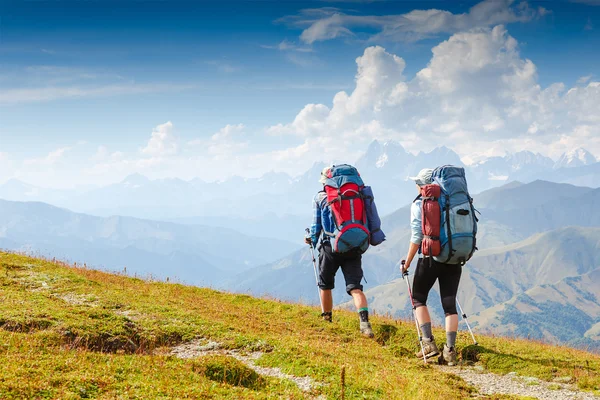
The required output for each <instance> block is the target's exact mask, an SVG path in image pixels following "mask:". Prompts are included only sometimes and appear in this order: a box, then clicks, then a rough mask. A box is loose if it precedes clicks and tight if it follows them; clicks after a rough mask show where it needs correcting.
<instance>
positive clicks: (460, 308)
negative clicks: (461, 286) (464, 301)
mask: <svg viewBox="0 0 600 400" xmlns="http://www.w3.org/2000/svg"><path fill="white" fill-rule="evenodd" d="M456 304H458V309H459V310H460V313H461V315H462V317H463V319H464V320H465V322H466V323H467V328H469V333H471V338H473V343H474V344H475V345H476V346H477V340H475V335H473V330H472V329H471V325H469V319H468V318H467V314H465V312H464V311H463V308H462V307H461V306H460V301H458V297H457V298H456Z"/></svg>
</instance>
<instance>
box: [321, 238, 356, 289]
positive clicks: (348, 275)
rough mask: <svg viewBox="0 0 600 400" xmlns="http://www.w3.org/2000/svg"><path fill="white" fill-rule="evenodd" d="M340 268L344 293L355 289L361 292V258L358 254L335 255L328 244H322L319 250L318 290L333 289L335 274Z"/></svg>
mask: <svg viewBox="0 0 600 400" xmlns="http://www.w3.org/2000/svg"><path fill="white" fill-rule="evenodd" d="M339 268H342V273H343V274H344V279H345V280H346V293H348V294H350V292H351V291H353V290H355V289H359V290H363V286H362V285H361V284H360V282H361V281H362V278H363V270H362V256H361V255H360V254H358V253H352V254H336V253H333V252H332V250H331V245H330V244H329V243H323V245H322V246H321V249H320V250H319V288H321V289H323V290H331V289H333V288H334V287H335V274H336V273H337V271H338V269H339Z"/></svg>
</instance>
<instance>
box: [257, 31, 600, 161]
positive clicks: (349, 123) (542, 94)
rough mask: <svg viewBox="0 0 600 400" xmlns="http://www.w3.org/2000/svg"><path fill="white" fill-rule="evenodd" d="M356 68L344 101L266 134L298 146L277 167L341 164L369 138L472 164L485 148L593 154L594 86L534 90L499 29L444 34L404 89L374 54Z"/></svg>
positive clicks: (399, 73)
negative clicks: (337, 160)
mask: <svg viewBox="0 0 600 400" xmlns="http://www.w3.org/2000/svg"><path fill="white" fill-rule="evenodd" d="M356 64H357V75H356V80H355V88H354V90H353V91H352V92H351V93H347V92H345V91H342V92H339V93H337V94H336V95H335V96H334V98H333V101H332V106H331V107H329V106H327V105H324V104H308V105H306V106H305V107H304V108H303V109H302V110H301V111H300V112H299V113H298V114H297V116H296V117H295V119H294V120H293V121H292V122H290V123H287V124H278V125H274V126H272V127H270V128H269V129H268V133H269V134H272V135H292V136H295V137H300V138H303V139H304V142H303V143H301V144H299V145H297V146H295V147H294V148H291V149H289V150H287V151H285V152H283V153H282V154H284V157H283V158H285V159H287V160H290V159H292V158H294V157H296V159H297V160H304V159H305V158H307V157H308V158H313V159H315V160H316V159H318V156H320V155H321V154H322V152H323V151H325V152H327V153H326V154H327V156H328V157H344V155H345V154H348V153H349V152H352V151H354V150H356V149H357V148H360V147H361V146H364V145H365V144H366V143H367V142H369V141H371V140H372V139H374V138H380V139H381V138H393V139H396V140H399V141H400V142H402V143H403V144H404V145H405V146H406V147H407V148H409V149H411V150H414V151H418V150H428V149H431V148H433V147H435V146H439V145H446V146H448V147H451V148H454V149H455V150H456V151H457V152H459V153H460V154H461V155H463V156H470V157H471V158H476V157H477V154H478V153H485V154H487V153H489V151H490V149H492V148H494V149H498V151H501V152H504V151H505V150H511V151H518V150H523V149H529V150H535V151H543V152H546V153H547V154H550V155H553V156H557V155H558V154H560V152H562V151H565V150H570V149H571V148H572V147H571V146H572V145H574V144H575V143H576V142H577V144H578V146H581V145H583V144H585V145H586V147H589V148H590V149H591V150H592V151H593V152H595V153H599V152H600V135H597V132H598V128H597V126H598V125H600V124H599V122H600V120H599V119H600V117H599V116H600V83H599V82H593V81H590V79H591V78H590V79H587V80H586V81H585V83H584V82H582V83H580V84H579V86H577V87H573V88H570V89H567V88H566V87H565V85H564V84H562V83H556V84H553V85H550V86H548V87H546V88H542V87H541V85H540V84H539V83H538V72H537V68H536V66H535V64H534V63H533V61H531V60H528V59H524V58H522V57H521V55H520V53H519V46H518V43H517V41H516V40H515V39H514V38H513V37H511V36H510V35H509V34H508V32H507V30H506V28H505V27H504V26H502V25H498V26H495V27H493V28H478V29H472V30H470V31H468V32H460V33H457V34H454V35H452V36H451V37H450V38H449V39H448V40H445V41H443V42H441V43H440V44H438V45H437V46H435V47H434V48H433V49H432V58H431V60H430V62H429V63H428V64H427V66H426V67H425V68H423V69H421V70H420V71H419V72H418V73H417V74H416V76H414V77H413V78H412V79H410V80H409V79H407V78H406V77H405V76H404V68H405V61H404V60H403V59H402V58H401V57H399V56H397V55H394V54H391V53H389V52H387V51H385V49H384V48H382V47H380V46H373V47H369V48H367V49H366V50H365V51H364V54H363V55H362V56H360V57H358V58H357V59H356ZM582 84H583V86H582ZM594 134H596V136H594ZM584 140H585V141H584ZM363 148H364V147H363ZM323 149H324V150H323Z"/></svg>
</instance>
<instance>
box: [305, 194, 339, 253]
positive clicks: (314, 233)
mask: <svg viewBox="0 0 600 400" xmlns="http://www.w3.org/2000/svg"><path fill="white" fill-rule="evenodd" d="M334 230H335V222H334V221H333V216H332V215H331V209H330V208H329V206H328V205H327V195H326V194H325V192H323V191H321V192H319V193H317V194H316V196H315V198H314V199H313V222H312V225H311V226H310V238H311V240H312V243H313V246H314V247H316V246H317V243H318V241H319V237H320V236H321V232H328V233H332V232H333V231H334ZM323 240H324V241H328V240H329V237H328V236H327V235H325V234H324V235H323Z"/></svg>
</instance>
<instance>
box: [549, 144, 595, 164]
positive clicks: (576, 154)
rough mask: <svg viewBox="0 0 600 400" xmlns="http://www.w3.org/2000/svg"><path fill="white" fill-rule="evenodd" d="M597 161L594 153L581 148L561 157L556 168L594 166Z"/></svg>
mask: <svg viewBox="0 0 600 400" xmlns="http://www.w3.org/2000/svg"><path fill="white" fill-rule="evenodd" d="M597 161H598V160H597V159H596V157H595V156H594V155H593V154H592V153H590V152H589V151H587V150H586V149H584V148H581V147H579V148H577V149H573V150H571V151H568V152H566V153H564V154H563V155H562V156H560V158H559V159H558V161H557V162H556V164H554V168H555V169H558V168H572V167H582V166H584V165H590V164H594V163H595V162H597Z"/></svg>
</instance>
